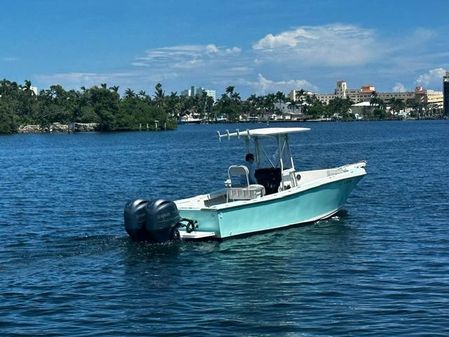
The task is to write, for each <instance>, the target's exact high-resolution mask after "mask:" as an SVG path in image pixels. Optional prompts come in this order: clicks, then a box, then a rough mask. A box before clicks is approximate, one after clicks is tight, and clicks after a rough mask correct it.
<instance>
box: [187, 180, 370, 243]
mask: <svg viewBox="0 0 449 337" xmlns="http://www.w3.org/2000/svg"><path fill="white" fill-rule="evenodd" d="M362 177H363V175H360V176H353V177H350V178H346V179H341V180H336V181H331V182H327V183H325V184H322V185H319V186H316V187H313V188H310V189H296V190H295V189H292V190H290V191H286V192H284V193H282V194H279V196H276V197H271V198H270V196H268V197H264V198H260V199H258V200H256V201H252V202H233V203H228V204H225V205H221V206H218V207H209V208H201V209H192V208H183V207H182V205H181V206H178V208H179V213H180V215H181V217H183V218H188V219H193V220H195V221H197V226H198V228H197V231H204V232H214V234H215V237H217V238H221V239H224V238H228V237H233V236H238V235H247V234H251V233H257V232H262V231H268V230H274V229H279V228H283V227H289V226H293V225H296V224H303V223H308V222H313V221H317V220H320V219H325V218H328V217H330V216H332V215H333V214H335V213H336V212H338V211H339V210H340V209H341V208H342V207H343V205H344V203H345V201H346V199H347V198H348V196H349V194H350V193H351V191H352V190H353V189H354V187H355V186H356V185H357V183H358V182H359V181H360V179H362Z"/></svg>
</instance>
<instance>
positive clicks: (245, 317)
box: [0, 121, 449, 336]
mask: <svg viewBox="0 0 449 337" xmlns="http://www.w3.org/2000/svg"><path fill="white" fill-rule="evenodd" d="M273 125H275V124H273ZM293 125H296V124H288V126H293ZM297 125H298V126H306V127H311V128H312V131H311V132H310V133H308V134H300V135H295V136H293V137H292V139H291V143H292V144H293V146H292V151H293V153H294V155H295V158H296V164H297V166H298V167H299V168H300V169H313V168H324V167H331V166H339V165H343V164H346V163H350V162H357V161H359V160H367V161H368V166H367V171H368V175H367V176H366V177H365V178H364V179H363V180H362V181H361V182H360V183H359V185H358V187H357V188H356V189H355V190H354V191H353V193H352V194H351V196H350V197H349V199H348V201H347V203H346V207H345V208H344V211H343V212H340V213H339V214H338V216H337V217H334V218H332V219H330V220H327V221H322V222H318V223H315V224H312V225H308V226H302V227H296V228H290V229H286V230H281V231H275V232H269V233H265V234H261V235H255V236H251V237H247V238H241V239H233V240H228V241H224V242H221V243H218V242H204V243H182V244H176V245H173V244H172V245H162V246H157V245H147V244H142V243H134V242H131V241H130V240H129V239H128V237H127V235H126V233H125V231H124V228H123V219H122V217H123V214H122V213H123V207H124V205H125V202H126V201H127V200H129V199H133V198H137V197H144V198H147V199H152V198H159V197H164V198H168V199H178V198H183V197H188V196H191V195H195V194H198V193H204V192H208V191H210V190H214V189H217V188H220V187H222V186H223V181H224V180H225V178H226V169H227V167H228V166H229V165H231V164H234V163H239V162H241V161H242V160H243V158H242V152H241V151H242V148H241V147H240V145H241V144H239V143H238V142H228V141H223V142H221V143H219V142H218V141H217V139H216V136H215V131H216V130H217V129H219V130H221V131H224V129H226V128H229V129H234V128H236V127H237V128H240V129H241V130H242V129H245V128H247V127H260V126H263V125H260V124H256V125H248V124H242V125H192V126H188V125H186V126H181V127H180V128H179V129H178V130H177V131H173V132H164V133H144V132H143V133H112V134H95V133H92V134H74V135H15V136H2V137H0V240H1V241H0V275H1V278H0V298H1V301H0V335H1V336H26V335H29V336H36V335H46V336H61V335H64V336H159V335H167V336H177V335H178V336H224V335H241V336H270V335H272V336H424V335H431V336H447V335H449V226H448V225H449V220H448V218H449V187H448V183H449V178H448V172H449V170H448V167H449V122H447V121H413V122H367V123H365V122H357V123H309V124H306V123H302V124H297Z"/></svg>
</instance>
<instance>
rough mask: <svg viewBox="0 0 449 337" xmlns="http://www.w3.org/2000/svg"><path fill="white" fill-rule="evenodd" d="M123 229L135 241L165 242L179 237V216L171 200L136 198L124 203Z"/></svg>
mask: <svg viewBox="0 0 449 337" xmlns="http://www.w3.org/2000/svg"><path fill="white" fill-rule="evenodd" d="M124 217H125V229H126V232H127V233H128V234H129V236H130V237H131V238H132V239H133V240H136V241H149V242H154V243H157V242H166V241H172V240H178V239H179V231H178V227H179V226H180V220H181V217H180V216H179V212H178V208H177V207H176V204H175V203H174V202H173V201H168V200H163V199H156V200H151V201H147V200H142V199H136V200H132V201H130V202H128V203H127V204H126V205H125V211H124Z"/></svg>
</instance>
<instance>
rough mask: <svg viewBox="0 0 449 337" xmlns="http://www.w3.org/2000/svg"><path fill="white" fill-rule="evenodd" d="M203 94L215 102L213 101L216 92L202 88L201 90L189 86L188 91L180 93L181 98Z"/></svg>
mask: <svg viewBox="0 0 449 337" xmlns="http://www.w3.org/2000/svg"><path fill="white" fill-rule="evenodd" d="M203 92H205V93H206V95H207V96H209V97H212V99H213V100H214V102H215V100H216V91H215V90H209V89H204V88H201V87H195V86H191V87H190V88H189V89H186V90H183V91H181V96H188V97H193V96H199V95H202V93H203Z"/></svg>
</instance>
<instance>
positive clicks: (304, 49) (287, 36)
mask: <svg viewBox="0 0 449 337" xmlns="http://www.w3.org/2000/svg"><path fill="white" fill-rule="evenodd" d="M380 45H381V43H380V42H379V41H378V40H377V38H376V36H375V33H374V31H373V30H370V29H365V28H361V27H358V26H354V25H343V24H332V25H324V26H303V27H298V28H296V29H294V30H290V31H286V32H282V33H280V34H277V35H273V34H268V35H266V36H265V37H264V38H262V39H260V40H259V41H257V42H256V43H255V44H254V45H253V50H254V51H255V52H256V53H258V58H259V59H264V60H265V61H266V62H276V61H278V62H286V61H288V62H297V63H298V64H304V63H305V64H308V65H318V66H354V65H364V64H367V63H369V62H371V61H373V60H376V59H379V58H380V57H381V56H382V55H383V54H384V53H385V51H384V48H380Z"/></svg>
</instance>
